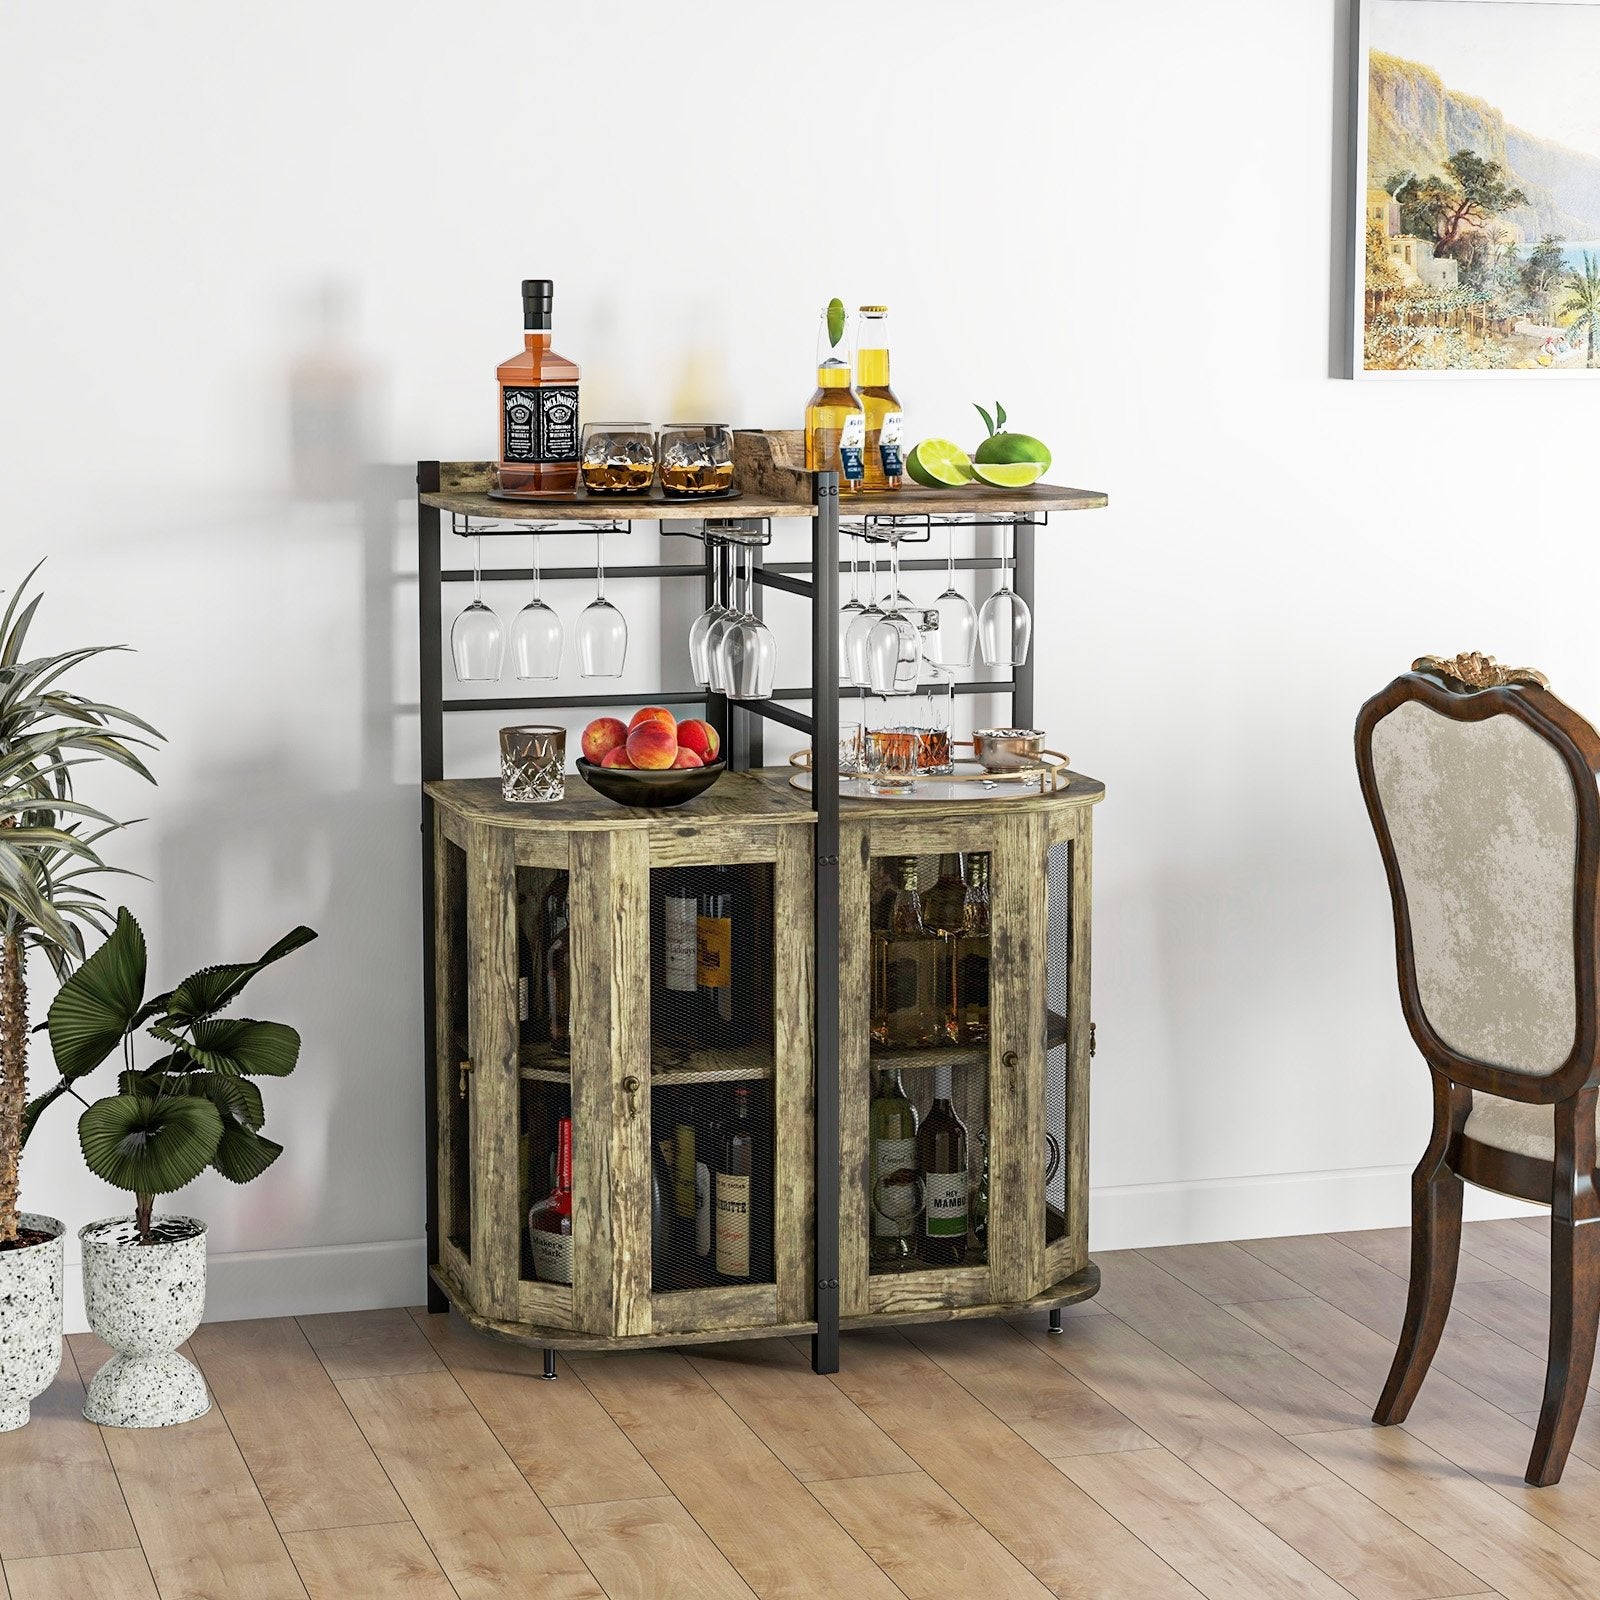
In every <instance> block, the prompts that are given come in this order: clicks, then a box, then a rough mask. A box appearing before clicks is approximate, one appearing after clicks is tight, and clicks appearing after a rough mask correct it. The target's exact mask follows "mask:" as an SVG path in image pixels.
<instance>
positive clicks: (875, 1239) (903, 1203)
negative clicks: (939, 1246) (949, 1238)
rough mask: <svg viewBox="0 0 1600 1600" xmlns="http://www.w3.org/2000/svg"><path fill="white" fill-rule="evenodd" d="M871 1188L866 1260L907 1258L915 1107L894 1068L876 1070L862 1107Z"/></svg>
mask: <svg viewBox="0 0 1600 1600" xmlns="http://www.w3.org/2000/svg"><path fill="white" fill-rule="evenodd" d="M868 1116H869V1118H870V1119H871V1122H870V1136H869V1142H870V1151H869V1170H870V1172H871V1182H872V1193H871V1195H870V1197H869V1205H870V1210H871V1213H872V1259H873V1260H874V1261H885V1262H888V1261H909V1260H910V1259H911V1256H912V1254H913V1253H914V1251H915V1247H916V1227H917V1212H918V1211H919V1210H920V1209H921V1206H920V1199H919V1194H918V1191H919V1189H920V1187H921V1185H920V1183H919V1182H918V1179H917V1108H916V1107H915V1106H914V1105H912V1103H911V1102H910V1101H909V1100H908V1099H907V1098H906V1092H905V1089H904V1088H903V1087H902V1086H901V1083H900V1071H899V1069H898V1068H897V1067H885V1068H884V1069H883V1070H882V1071H881V1072H879V1074H878V1083H877V1088H876V1089H875V1091H874V1092H873V1096H872V1105H871V1107H870V1108H869V1110H868Z"/></svg>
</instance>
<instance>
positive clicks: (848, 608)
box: [839, 534, 867, 683]
mask: <svg viewBox="0 0 1600 1600" xmlns="http://www.w3.org/2000/svg"><path fill="white" fill-rule="evenodd" d="M859 556H860V552H859V551H858V550H857V549H856V540H855V535H854V534H852V535H851V536H850V598H849V599H848V600H846V601H845V603H844V604H843V605H842V606H840V607H839V676H840V677H841V678H842V679H844V681H845V682H846V683H849V682H852V681H853V680H852V679H851V677H850V624H851V623H852V622H854V621H855V620H856V618H857V617H858V616H859V615H860V614H861V613H862V612H863V611H865V610H866V609H867V608H866V607H865V606H864V605H862V603H861V562H860V559H859Z"/></svg>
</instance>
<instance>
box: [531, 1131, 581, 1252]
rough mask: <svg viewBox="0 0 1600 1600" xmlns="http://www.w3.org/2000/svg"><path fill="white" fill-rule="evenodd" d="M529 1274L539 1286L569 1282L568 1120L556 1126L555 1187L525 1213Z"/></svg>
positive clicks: (569, 1144)
mask: <svg viewBox="0 0 1600 1600" xmlns="http://www.w3.org/2000/svg"><path fill="white" fill-rule="evenodd" d="M528 1240H529V1244H530V1245H531V1247H532V1249H533V1275H534V1277H535V1278H537V1279H538V1280H539V1281H540V1282H541V1283H571V1282H572V1118H571V1117H562V1118H561V1120H560V1121H559V1122H558V1123H557V1124H556V1186H555V1188H554V1189H553V1190H551V1192H550V1194H549V1195H548V1196H546V1198H545V1199H543V1200H540V1201H537V1202H535V1204H534V1205H533V1206H532V1207H530V1208H529V1211H528Z"/></svg>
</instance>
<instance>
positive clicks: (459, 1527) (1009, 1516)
mask: <svg viewBox="0 0 1600 1600" xmlns="http://www.w3.org/2000/svg"><path fill="white" fill-rule="evenodd" d="M1464 1243H1465V1250H1466V1255H1465V1256H1464V1258H1463V1262H1462V1272H1461V1276H1460V1284H1459V1287H1458V1289H1457V1293H1456V1306H1455V1311H1454V1312H1453V1314H1452V1316H1451V1321H1450V1326H1449V1327H1448V1329H1447V1330H1446V1333H1445V1338H1444V1340H1443V1342H1442V1344H1441V1346H1440V1350H1439V1355H1438V1359H1437V1360H1436V1362H1435V1364H1434V1371H1433V1373H1432V1374H1431V1376H1430V1377H1429V1379H1428V1381H1427V1383H1426V1384H1424V1386H1423V1389H1422V1394H1421V1397H1420V1398H1419V1399H1418V1401H1417V1404H1416V1406H1415V1408H1414V1409H1413V1411H1412V1414H1411V1416H1410V1418H1409V1420H1408V1421H1407V1422H1406V1424H1405V1426H1404V1427H1402V1428H1386V1429H1382V1428H1374V1427H1373V1426H1372V1425H1371V1423H1370V1422H1369V1421H1368V1420H1367V1418H1368V1416H1369V1414H1370V1411H1371V1408H1372V1406H1373V1404H1374V1402H1375V1401H1376V1399H1377V1395H1378V1390H1379V1388H1380V1386H1381V1384H1382V1382H1383V1377H1384V1374H1385V1372H1386V1370H1387V1367H1388V1363H1389V1359H1390V1356H1391V1354H1392V1351H1393V1340H1394V1337H1395V1334H1396V1332H1397V1331H1398V1328H1399V1323H1400V1311H1401V1307H1402V1304H1403V1302H1404V1297H1405V1280H1404V1274H1405V1272H1406V1270H1407V1266H1408V1240H1407V1237H1406V1234H1405V1231H1404V1230H1402V1229H1385V1230H1381V1231H1379V1232H1374V1233H1366V1234H1363V1233H1345V1234H1338V1235H1320V1236H1315V1237H1310V1238H1300V1239H1260V1240H1250V1241H1244V1242H1241V1243H1238V1244H1214V1245H1186V1246H1176V1247H1173V1248H1171V1249H1165V1250H1142V1251H1129V1252H1123V1253H1119V1254H1110V1255H1104V1256H1101V1257H1099V1258H1098V1259H1099V1261H1100V1265H1101V1268H1102V1270H1103V1272H1104V1279H1105V1283H1104V1290H1103V1292H1102V1294H1101V1295H1100V1297H1099V1298H1098V1299H1097V1300H1094V1301H1090V1302H1088V1303H1086V1304H1085V1305H1083V1306H1080V1307H1076V1308H1074V1309H1073V1311H1072V1313H1071V1314H1069V1315H1068V1316H1067V1317H1066V1318H1065V1319H1064V1320H1065V1331H1064V1332H1063V1333H1062V1334H1060V1335H1051V1334H1049V1333H1048V1332H1047V1331H1046V1326H1045V1318H1044V1316H1043V1315H1042V1314H1041V1315H1037V1316H1028V1317H1021V1318H1016V1319H1014V1320H1013V1321H1011V1322H992V1323H983V1322H957V1323H946V1324H930V1325H927V1326H920V1327H912V1328H907V1329H905V1330H903V1331H899V1332H883V1333H870V1334H852V1335H846V1337H845V1340H844V1367H843V1370H842V1371H841V1372H840V1373H839V1374H837V1376H835V1377H834V1378H832V1379H826V1378H817V1377H815V1376H814V1375H813V1374H812V1373H811V1371H810V1369H809V1367H808V1365H807V1363H806V1357H805V1352H804V1350H803V1349H802V1347H801V1345H800V1344H799V1343H798V1342H788V1341H782V1340H773V1341H769V1342H766V1343H759V1344H729V1345H724V1346H709V1345H700V1346H695V1347H693V1348H690V1349H686V1350H685V1351H684V1352H682V1353H678V1352H672V1351H653V1352H638V1353H630V1354H622V1355H580V1354H574V1355H573V1356H572V1357H571V1359H566V1358H563V1359H562V1360H561V1361H560V1363H559V1370H560V1379H559V1381H558V1382H556V1383H554V1384H547V1383H544V1382H542V1381H540V1380H539V1378H538V1376H537V1373H538V1371H539V1357H538V1353H537V1352H528V1351H523V1350H520V1349H518V1348H515V1347H512V1346H506V1345H500V1344H496V1343H492V1342H489V1341H486V1340H483V1339H479V1338H478V1337H476V1336H475V1335H473V1334H472V1333H470V1332H469V1331H467V1330H466V1329H465V1328H464V1327H463V1326H462V1325H461V1324H460V1323H458V1322H452V1321H451V1320H450V1319H448V1318H446V1317H430V1316H427V1315H426V1314H424V1313H423V1312H421V1311H412V1312H406V1311H373V1312H358V1313H342V1314H339V1315H334V1316H318V1317H302V1318H299V1319H294V1318H274V1319H271V1320H267V1321H261V1322H250V1323H244V1322H240V1323H214V1324H208V1325H207V1326H205V1327H202V1328H201V1329H200V1331H199V1332H198V1333H197V1334H196V1335H195V1337H194V1340H193V1341H192V1346H191V1354H192V1355H193V1357H194V1359H195V1360H196V1361H198V1362H199V1364H200V1366H201V1368H202V1369H203V1370H204V1371H205V1374H206V1377H207V1379H208V1381H209V1382H210V1384H211V1388H212V1393H213V1395H214V1397H215V1399H216V1405H215V1407H214V1408H213V1410H212V1411H211V1413H210V1414H209V1415H208V1416H206V1417H204V1418H202V1419H201V1420H200V1421H198V1422H194V1423H190V1424H188V1425H187V1426H185V1427H182V1428H178V1429H172V1430H160V1431H151V1432H136V1431H122V1430H118V1429H114V1428H106V1429H99V1428H95V1427H93V1426H91V1425H90V1424H89V1423H87V1422H85V1421H83V1419H82V1416H81V1406H82V1404H83V1383H84V1381H85V1380H86V1379H87V1378H88V1377H89V1376H90V1375H91V1374H92V1373H93V1372H94V1371H95V1369H96V1368H97V1367H98V1365H99V1363H100V1361H101V1360H103V1359H104V1350H103V1347H101V1346H99V1345H98V1343H97V1341H95V1340H93V1339H90V1338H87V1337H82V1336H75V1337H74V1338H73V1339H72V1340H71V1341H70V1342H69V1347H68V1349H67V1351H66V1354H65V1359H64V1360H63V1362H62V1369H61V1374H60V1376H59V1377H58V1378H57V1380H56V1382H55V1384H54V1385H53V1386H52V1388H51V1389H50V1390H49V1391H48V1393H47V1394H46V1395H44V1396H42V1397H41V1398H40V1400H39V1401H38V1402H37V1403H36V1404H35V1406H34V1421H33V1423H32V1424H31V1425H30V1426H29V1427H27V1428H25V1429H23V1430H21V1431H19V1432H16V1433H9V1434H0V1597H5V1596H8V1595H9V1597H10V1600H222V1597H248V1600H280V1597H282V1600H324V1597H326V1600H335V1597H337V1600H389V1597H394V1600H412V1597H414V1600H446V1597H450V1596H457V1597H461V1600H477V1597H479V1596H482V1597H486V1600H487V1597H490V1596H502V1595H513V1594H514V1595H528V1596H537V1597H541V1600H543V1597H546V1596H549V1597H551V1600H676V1597H678V1596H683V1597H684V1600H723V1597H750V1596H758V1597H760V1600H825V1597H828V1596H838V1597H841V1600H843V1597H846V1596H848V1597H849V1600H875V1597H878V1596H883V1597H886V1600H892V1597H895V1596H904V1597H909V1600H921V1597H924V1596H925V1597H928V1600H943V1597H945V1596H950V1595H958V1594H962V1595H965V1594H976V1595H983V1596H986V1597H989V1596H992V1597H994V1600H1004V1597H1010V1596H1049V1595H1056V1596H1059V1597H1062V1600H1097V1597H1101V1596H1104V1597H1106V1600H1112V1597H1115V1600H1127V1597H1135V1600H1167V1597H1177V1596H1189V1597H1193V1596H1196V1595H1204V1596H1208V1597H1210V1600H1268V1597H1280V1596H1282V1597H1297V1600H1298V1597H1302V1596H1304V1597H1317V1596H1337V1595H1353V1596H1356V1597H1357V1600H1493V1597H1495V1596H1501V1597H1504V1600H1546V1597H1549V1600H1555V1597H1558V1596H1559V1597H1571V1596H1579V1595H1583V1596H1593V1595H1596V1594H1600V1408H1597V1409H1596V1410H1595V1411H1594V1413H1593V1415H1592V1418H1591V1419H1590V1420H1589V1421H1588V1424H1587V1425H1586V1426H1585V1427H1583V1428H1581V1429H1580V1431H1579V1434H1578V1441H1577V1444H1576V1446H1575V1448H1574V1452H1573V1456H1572V1460H1571V1463H1570V1465H1569V1467H1568V1469H1567V1474H1566V1477H1565V1478H1564V1480H1563V1481H1562V1483H1561V1484H1560V1485H1558V1486H1557V1487H1555V1488H1553V1489H1529V1488H1528V1487H1527V1486H1526V1485H1525V1484H1524V1483H1523V1482H1522V1468H1523V1464H1524V1462H1525V1460H1526V1458H1527V1454H1528V1449H1529V1445H1530V1442H1531V1439H1532V1432H1533V1430H1532V1423H1533V1421H1534V1413H1535V1412H1536V1408H1537V1406H1538V1400H1539V1386H1540V1382H1541V1379H1542V1373H1543V1339H1544V1334H1543V1328H1544V1319H1545V1317H1546V1315H1547V1312H1548V1299H1547V1295H1546V1287H1545V1286H1546V1283H1547V1281H1548V1280H1547V1270H1548V1269H1547V1266H1546V1255H1545V1250H1546V1242H1545V1232H1544V1225H1543V1223H1542V1222H1538V1223H1535V1222H1521V1221H1514V1222H1484V1223H1469V1224H1468V1225H1467V1227H1466V1229H1465V1233H1464Z"/></svg>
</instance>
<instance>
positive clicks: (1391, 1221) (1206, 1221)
mask: <svg viewBox="0 0 1600 1600" xmlns="http://www.w3.org/2000/svg"><path fill="white" fill-rule="evenodd" d="M1543 1209H1544V1208H1543V1207H1541V1206H1530V1205H1526V1204H1524V1203H1523V1202H1522V1201H1520V1200H1507V1199H1505V1198H1503V1197H1502V1196H1500V1195H1496V1194H1490V1193H1488V1192H1487V1191H1486V1190H1483V1189H1475V1188H1473V1186H1472V1185H1471V1184H1468V1185H1467V1194H1466V1215H1467V1218H1468V1220H1469V1221H1474V1222H1476V1221H1482V1220H1484V1219H1486V1218H1489V1217H1522V1216H1539V1215H1541V1214H1542V1212H1543ZM1410 1221H1411V1169H1410V1168H1409V1167H1364V1168H1363V1167H1357V1168H1353V1169H1352V1168H1346V1169H1344V1170H1342V1171H1337V1172H1284V1173H1271V1174H1268V1175H1266V1176H1263V1177H1256V1178H1209V1179H1204V1180H1201V1181H1198V1182H1194V1183H1133V1184H1127V1185H1124V1186H1120V1187H1106V1188H1096V1189H1093V1190H1091V1191H1090V1198H1089V1248H1090V1250H1091V1251H1094V1250H1132V1249H1141V1248H1144V1247H1147V1246H1153V1245H1163V1244H1210V1243H1212V1242H1213V1241H1215V1240H1218V1239H1265V1238H1279V1237H1283V1236H1285V1235H1288V1234H1296V1233H1341V1232H1345V1231H1348V1230H1353V1229H1357V1228H1403V1227H1405V1226H1407V1225H1408V1224H1409V1223H1410Z"/></svg>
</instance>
